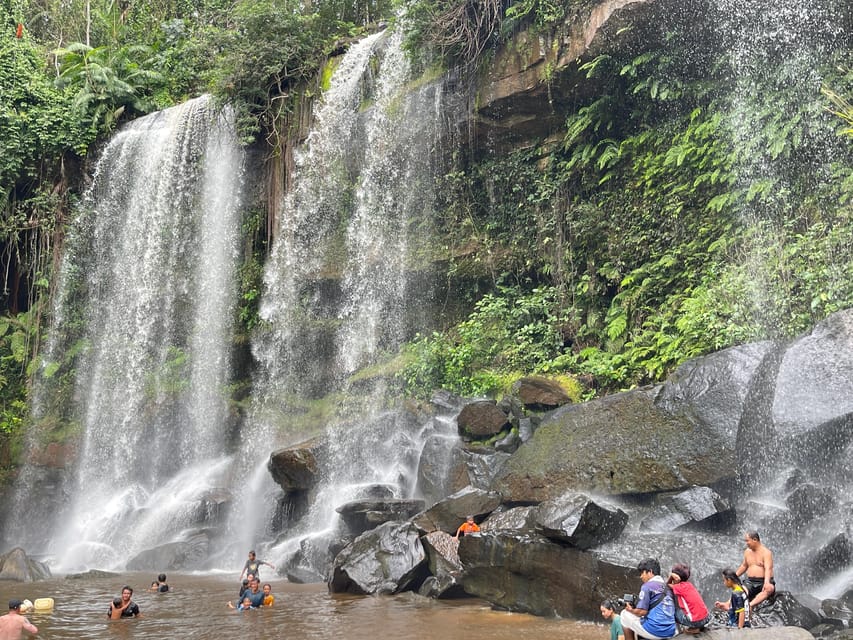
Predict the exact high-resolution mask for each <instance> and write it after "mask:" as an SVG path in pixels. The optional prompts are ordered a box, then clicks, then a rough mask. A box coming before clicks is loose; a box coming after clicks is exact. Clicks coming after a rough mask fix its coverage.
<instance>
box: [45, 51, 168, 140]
mask: <svg viewBox="0 0 853 640" xmlns="http://www.w3.org/2000/svg"><path fill="white" fill-rule="evenodd" d="M56 56H57V58H58V60H59V62H60V72H59V78H58V79H57V86H59V87H60V88H66V87H68V88H71V89H72V90H73V91H74V92H75V97H74V102H73V107H74V109H75V112H76V114H77V115H78V117H79V118H80V119H81V120H83V121H84V122H86V123H88V124H90V126H91V127H93V128H94V129H95V130H96V131H99V132H107V131H110V130H112V128H113V127H114V126H115V124H116V123H117V122H118V120H119V118H120V117H121V116H122V114H124V113H125V111H130V112H132V113H135V114H136V115H141V114H145V113H148V112H150V111H153V110H155V109H156V105H155V103H154V102H153V100H152V99H151V95H153V93H154V92H155V91H156V90H157V88H158V87H159V85H161V84H162V82H163V80H162V77H161V76H160V74H159V73H157V72H156V71H155V70H154V68H153V67H154V58H153V56H152V52H151V48H150V47H147V46H143V45H131V46H122V47H118V48H110V47H106V46H104V47H90V46H88V45H85V44H82V43H79V42H77V43H73V44H71V45H69V46H68V48H66V49H59V50H57V51H56Z"/></svg>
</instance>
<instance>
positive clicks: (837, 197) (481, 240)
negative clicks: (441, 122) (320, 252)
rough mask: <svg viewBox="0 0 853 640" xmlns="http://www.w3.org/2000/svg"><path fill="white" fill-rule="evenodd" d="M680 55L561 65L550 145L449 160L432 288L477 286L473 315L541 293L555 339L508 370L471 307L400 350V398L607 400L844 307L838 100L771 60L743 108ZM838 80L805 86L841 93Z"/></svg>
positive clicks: (731, 83) (846, 183) (499, 337)
mask: <svg viewBox="0 0 853 640" xmlns="http://www.w3.org/2000/svg"><path fill="white" fill-rule="evenodd" d="M525 6H527V5H526V4H525V5H521V4H520V5H518V6H517V10H518V11H521V10H522V9H523V8H524V7H525ZM685 41H686V40H685V39H684V38H683V37H679V36H678V34H675V35H673V37H672V38H671V39H670V40H669V41H668V42H667V44H665V45H664V46H662V47H661V48H660V49H658V50H650V51H645V52H642V53H640V54H639V55H633V56H631V57H628V58H627V59H618V58H617V57H616V54H611V55H610V56H601V57H598V58H595V59H592V60H588V61H583V62H581V64H580V66H579V67H578V71H580V72H582V73H585V74H586V76H587V78H588V79H589V81H590V82H591V83H594V85H595V91H590V92H589V95H590V96H591V97H590V98H589V99H588V100H587V101H586V102H585V103H582V104H579V105H577V107H576V108H575V109H574V110H573V112H572V113H570V114H569V116H568V118H567V121H566V127H565V136H564V138H563V144H562V146H561V148H559V149H557V150H556V151H551V150H548V151H544V150H537V149H526V150H523V151H518V152H516V153H514V154H512V155H511V156H508V157H497V158H495V157H490V158H487V159H484V160H480V161H479V162H475V163H472V164H470V165H467V166H466V165H464V164H462V163H460V164H459V166H457V167H456V168H455V169H454V170H453V171H452V172H450V173H449V174H448V175H447V176H446V178H445V185H444V186H445V189H444V192H445V193H446V194H447V199H446V202H445V203H444V219H443V221H442V223H443V225H444V226H445V228H447V229H448V236H449V238H450V240H451V243H452V247H451V248H450V250H449V252H450V253H451V255H455V256H457V258H456V259H455V260H454V261H453V264H452V266H451V273H452V274H454V275H456V276H459V275H465V276H467V277H469V278H471V277H475V276H476V275H481V276H482V275H486V276H490V277H491V280H492V281H493V283H494V286H495V289H494V291H493V292H492V293H491V294H489V295H487V296H486V297H485V298H483V300H485V301H487V304H486V307H487V308H494V309H501V308H502V309H504V311H506V310H507V309H508V308H509V305H511V304H514V301H516V300H518V299H523V298H524V297H525V296H526V295H528V294H529V293H530V292H531V291H534V290H537V289H543V288H547V289H549V290H551V291H553V296H552V298H551V299H552V300H553V302H554V304H553V305H552V306H551V309H550V312H549V313H550V314H551V315H550V317H547V316H545V317H543V322H544V323H545V324H548V322H549V321H550V322H551V323H553V325H552V326H559V327H560V336H561V339H560V341H559V342H549V341H548V340H547V339H546V341H545V343H544V344H546V345H548V346H547V347H545V348H542V349H539V350H537V349H536V348H535V347H533V348H531V346H530V344H529V343H527V344H525V346H524V347H523V349H524V350H527V351H528V353H530V355H531V357H530V358H521V359H519V358H518V350H517V349H516V346H515V345H514V344H513V343H512V341H511V340H508V339H507V336H508V335H514V333H513V332H512V331H510V332H508V331H507V330H506V328H504V327H502V326H501V325H499V324H498V325H495V324H490V323H486V322H484V321H483V310H482V309H480V308H478V309H475V311H474V312H473V313H472V314H471V315H470V316H469V317H468V319H466V320H464V321H463V322H461V323H460V324H458V325H456V326H454V327H450V328H448V329H447V330H446V331H444V332H437V333H435V334H433V335H432V336H431V337H429V338H423V337H421V338H419V340H418V341H416V342H415V343H413V344H412V345H410V347H409V348H410V350H411V351H412V352H414V353H416V354H417V355H418V357H417V358H416V359H415V360H414V361H413V362H414V364H410V365H409V368H408V369H407V372H408V374H409V375H408V377H407V382H408V384H409V388H410V389H414V390H415V392H419V393H422V390H421V389H422V385H428V384H442V385H444V386H448V387H450V388H452V389H454V390H457V391H460V392H477V393H484V392H487V391H489V390H490V389H492V390H494V388H496V387H497V385H496V384H490V383H488V382H487V383H485V384H483V383H481V382H480V381H479V380H478V379H477V378H476V376H477V375H482V373H483V372H484V371H486V372H499V373H506V372H508V371H510V370H512V369H517V370H518V371H522V372H530V371H534V370H539V371H547V372H567V373H569V374H573V375H576V376H579V377H580V378H581V379H582V380H584V381H586V382H587V384H589V385H590V387H591V388H592V389H596V390H598V391H599V392H600V391H609V390H614V389H621V388H626V387H630V386H633V385H636V384H641V383H647V382H654V381H658V380H661V379H662V378H663V377H665V376H666V375H667V374H668V373H669V372H670V371H672V369H673V368H674V367H676V366H678V365H679V364H680V363H681V362H683V361H685V360H686V359H688V358H692V357H695V356H698V355H702V354H706V353H709V352H711V351H714V350H718V349H721V348H723V347H726V346H730V345H733V344H739V343H742V342H745V341H750V340H757V339H763V338H767V337H786V336H791V335H794V334H796V333H798V332H801V331H803V330H806V329H807V328H808V327H810V326H812V325H813V324H814V323H815V322H817V321H819V320H820V319H822V318H823V317H825V316H826V314H828V313H832V312H833V311H836V310H839V309H843V308H847V307H849V306H850V305H851V302H853V284H851V282H853V280H851V278H850V275H851V273H850V272H851V267H850V266H849V265H850V264H851V261H850V260H849V241H845V240H844V238H848V239H849V237H850V234H851V233H853V225H851V220H850V212H849V202H850V197H851V194H853V154H851V150H850V149H849V148H848V147H846V146H845V145H842V144H839V142H838V138H837V137H836V136H835V135H834V132H833V129H836V128H839V127H838V122H840V121H836V122H833V121H832V120H831V118H830V116H829V113H828V112H831V113H833V114H835V116H837V117H840V118H841V119H842V121H843V122H845V123H847V127H846V128H842V129H841V131H840V133H842V134H843V135H846V136H850V133H849V132H850V127H849V123H850V122H853V115H851V114H853V109H850V108H849V102H847V101H846V100H845V99H844V98H842V97H841V94H840V93H833V92H829V91H825V94H826V97H828V98H829V100H830V105H829V106H827V104H826V102H825V98H822V97H821V96H820V95H819V94H818V93H817V92H816V91H812V92H811V93H808V90H804V89H803V86H802V83H801V82H798V81H797V78H796V76H797V74H801V73H802V70H801V69H798V68H797V66H796V65H795V64H793V63H791V64H788V62H787V61H780V62H778V63H776V64H778V65H779V68H778V69H775V68H774V73H775V74H776V76H777V77H776V80H774V82H772V83H771V84H770V85H769V86H770V87H771V88H770V90H768V91H766V92H756V91H745V90H744V88H743V87H744V86H750V85H749V79H748V78H747V79H746V81H745V82H744V84H743V85H741V84H739V83H738V82H737V75H736V74H733V73H732V72H731V69H729V68H728V67H727V66H726V65H727V63H728V61H727V60H726V59H724V58H721V59H713V58H712V57H711V56H710V55H709V54H707V53H705V52H701V51H700V52H698V53H697V52H696V51H695V50H692V51H691V52H689V53H687V52H684V51H681V50H679V49H678V43H680V42H685ZM690 56H692V59H691V58H690ZM688 61H689V62H690V64H688V63H687V62H688ZM845 69H846V67H845V66H844V65H840V67H837V68H836V67H834V66H830V65H825V66H823V67H821V70H820V73H822V74H823V77H824V78H826V79H827V83H828V85H830V86H835V87H840V86H843V87H844V88H845V90H846V88H847V87H849V86H851V85H853V82H851V78H850V77H848V75H849V74H848V72H847V71H845ZM839 74H840V75H839ZM479 282H482V280H480V281H479ZM505 282H514V283H516V286H515V288H514V289H513V291H512V294H508V293H507V292H506V291H504V290H502V289H501V287H500V286H499V283H505ZM472 325H473V326H474V327H475V331H473V332H468V331H466V329H467V328H468V327H470V326H472ZM522 342H523V341H522ZM519 344H521V342H520V343H519ZM546 353H547V355H546ZM508 360H512V361H513V363H514V364H513V365H509V364H507V366H506V367H504V366H503V364H504V362H505V361H508Z"/></svg>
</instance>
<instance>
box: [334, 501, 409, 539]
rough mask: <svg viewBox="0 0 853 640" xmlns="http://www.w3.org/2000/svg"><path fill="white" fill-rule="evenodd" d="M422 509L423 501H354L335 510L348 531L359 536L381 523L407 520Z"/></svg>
mask: <svg viewBox="0 0 853 640" xmlns="http://www.w3.org/2000/svg"><path fill="white" fill-rule="evenodd" d="M423 508H424V501H423V500H394V499H387V498H386V499H384V500H356V501H353V502H347V503H346V504H344V505H342V506H340V507H338V508H337V509H335V511H337V512H338V513H339V514H341V518H342V519H343V521H344V524H346V526H347V528H348V529H349V532H350V534H351V535H352V536H353V537H355V536H360V535H361V534H362V533H364V532H365V531H368V530H370V529H373V528H374V527H376V526H378V525H380V524H382V523H383V522H391V521H394V520H397V521H399V520H407V519H408V518H411V517H412V516H413V515H415V514H416V513H418V512H420V511H422V510H423Z"/></svg>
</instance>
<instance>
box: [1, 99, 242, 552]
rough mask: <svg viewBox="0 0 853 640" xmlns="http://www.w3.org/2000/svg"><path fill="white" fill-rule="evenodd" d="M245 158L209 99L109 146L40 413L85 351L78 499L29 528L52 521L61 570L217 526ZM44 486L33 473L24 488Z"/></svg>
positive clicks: (61, 310) (78, 244)
mask: <svg viewBox="0 0 853 640" xmlns="http://www.w3.org/2000/svg"><path fill="white" fill-rule="evenodd" d="M243 163H244V158H243V152H242V150H241V148H240V147H239V144H238V141H237V138H236V136H235V133H234V131H233V128H232V127H230V126H229V125H228V124H227V122H226V120H225V119H223V118H222V117H221V116H220V115H219V114H218V113H217V112H216V110H215V109H214V106H213V104H212V102H211V101H210V99H209V98H206V97H203V98H198V99H195V100H191V101H189V102H187V103H186V104H183V105H181V106H178V107H174V108H171V109H168V110H166V111H162V112H159V113H156V114H153V115H150V116H147V117H144V118H140V119H138V120H136V121H134V122H133V123H131V124H129V125H127V126H125V127H123V128H122V129H121V130H120V131H119V132H118V133H117V134H115V136H113V138H112V139H111V140H110V142H109V144H108V145H107V146H106V148H105V149H104V151H103V153H102V154H101V156H100V159H99V161H98V164H97V168H96V171H95V176H94V181H93V184H92V186H91V188H90V189H89V191H88V193H87V195H86V198H85V200H84V202H83V204H82V206H81V208H80V214H79V217H78V219H77V220H76V221H75V223H74V226H73V230H72V235H71V240H70V242H69V249H68V251H67V254H66V256H65V262H64V264H63V267H62V275H61V284H60V290H59V294H58V296H57V301H56V314H55V322H54V324H53V326H52V328H51V336H52V338H51V343H50V345H49V346H48V349H47V355H46V358H45V359H46V364H45V367H44V369H45V371H46V375H45V380H44V382H43V384H42V385H41V387H42V390H41V391H40V395H37V397H36V406H35V407H34V412H35V414H36V415H37V416H38V415H39V414H40V413H41V411H40V408H39V403H42V402H46V396H47V394H49V393H50V385H51V383H52V380H51V379H50V374H49V373H47V372H48V371H50V370H51V369H53V368H56V367H57V366H60V363H62V362H63V358H66V357H67V354H68V353H69V352H71V353H73V352H76V351H79V352H80V353H79V356H78V357H77V359H76V360H75V362H74V363H73V367H74V373H73V375H74V376H75V381H74V385H75V389H76V391H75V394H74V397H75V401H76V407H75V409H74V411H73V412H72V413H73V414H74V417H73V419H74V420H75V421H78V422H79V425H80V428H81V429H82V432H83V437H82V441H81V444H80V448H79V451H78V456H77V457H78V459H77V463H76V471H75V474H74V477H73V478H69V479H68V480H67V482H66V486H64V487H61V488H60V489H59V491H58V492H57V493H56V495H54V498H55V499H56V500H57V501H58V502H60V503H61V502H62V498H63V497H64V496H66V495H68V496H70V502H69V503H68V504H67V506H64V507H63V508H60V506H61V505H56V506H55V509H54V511H55V513H52V514H50V518H51V522H50V523H46V522H44V521H39V522H37V523H35V524H37V525H38V526H39V527H41V529H40V530H39V531H32V530H30V531H26V526H25V525H23V524H19V526H20V527H21V528H22V529H23V530H22V531H18V532H16V533H17V535H16V537H15V539H18V540H27V539H31V540H32V539H39V538H40V537H41V536H44V535H45V532H47V535H48V536H49V539H48V540H47V541H46V542H49V544H50V547H49V552H50V553H52V554H53V555H55V556H56V557H57V561H58V566H59V567H60V569H72V568H78V567H87V566H98V567H123V566H124V564H125V563H126V562H127V561H128V560H129V559H130V558H131V557H132V556H133V555H134V554H135V553H138V552H139V551H141V550H143V549H147V548H149V547H153V546H155V545H157V544H158V543H163V542H167V541H170V540H172V539H173V537H174V536H176V535H177V534H178V533H179V532H180V531H182V530H183V529H185V528H187V527H191V526H193V525H198V524H201V522H203V519H204V514H203V512H204V510H205V504H206V502H205V500H206V498H205V494H206V492H208V491H209V490H210V489H211V488H215V487H222V486H225V485H226V484H227V481H228V471H229V465H228V463H227V458H226V457H225V456H226V442H225V441H226V437H225V435H224V433H225V432H227V428H226V426H227V422H228V408H227V404H226V392H225V387H226V385H227V384H228V382H229V378H230V368H231V361H230V349H231V342H232V340H231V336H232V317H233V309H234V306H235V302H236V291H237V282H236V275H235V274H236V272H237V265H238V248H239V237H240V235H239V234H240V215H241V210H240V207H241V203H242V197H243V194H242V191H243V171H244V167H243ZM67 364H68V363H65V365H62V366H67ZM34 446H37V445H34ZM30 490H31V488H30V487H29V486H28V483H27V482H26V478H24V481H23V482H21V483H19V491H18V499H19V500H21V501H23V502H26V501H27V500H30V499H31V498H30V494H29V491H30ZM164 491H166V492H167V493H166V494H164ZM31 524H32V523H31ZM45 526H47V528H46V529H45V528H43V527H45ZM10 537H12V536H10ZM37 548H39V547H37Z"/></svg>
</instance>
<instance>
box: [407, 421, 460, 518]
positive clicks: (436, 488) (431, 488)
mask: <svg viewBox="0 0 853 640" xmlns="http://www.w3.org/2000/svg"><path fill="white" fill-rule="evenodd" d="M454 440H456V437H455V436H454ZM466 460H467V457H466V455H465V454H464V452H463V450H462V446H461V443H460V442H458V441H455V442H454V441H452V440H450V439H449V438H448V437H447V436H444V435H438V434H434V435H430V436H427V438H426V440H425V441H424V445H423V448H422V449H421V454H420V458H419V460H418V471H417V484H416V487H417V488H416V494H417V495H419V496H420V497H422V498H423V500H424V502H425V503H426V505H427V506H428V507H431V506H432V505H434V504H435V503H436V502H438V501H439V500H441V499H442V498H444V497H445V496H447V495H449V494H451V493H455V492H457V491H459V490H460V489H463V488H464V487H466V486H468V485H469V484H471V481H470V479H469V473H468V469H467V464H466Z"/></svg>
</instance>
